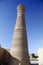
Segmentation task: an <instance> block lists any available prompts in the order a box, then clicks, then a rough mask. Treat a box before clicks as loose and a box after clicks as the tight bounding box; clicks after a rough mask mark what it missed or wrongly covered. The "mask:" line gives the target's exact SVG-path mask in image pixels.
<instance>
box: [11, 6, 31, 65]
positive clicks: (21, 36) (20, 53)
mask: <svg viewBox="0 0 43 65" xmlns="http://www.w3.org/2000/svg"><path fill="white" fill-rule="evenodd" d="M10 53H11V55H12V56H13V57H14V58H16V59H18V60H19V61H20V63H19V64H18V65H30V61H29V54H28V44H27V35H26V25H25V7H24V6H23V5H19V6H18V7H17V20H16V25H15V29H14V35H13V40H12V47H11V50H10ZM12 65H14V64H12Z"/></svg>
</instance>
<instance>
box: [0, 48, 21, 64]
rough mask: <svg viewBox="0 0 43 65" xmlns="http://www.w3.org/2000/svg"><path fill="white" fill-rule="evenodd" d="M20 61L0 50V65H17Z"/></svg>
mask: <svg viewBox="0 0 43 65" xmlns="http://www.w3.org/2000/svg"><path fill="white" fill-rule="evenodd" d="M19 63H20V61H19V60H18V59H16V58H14V57H12V56H11V54H10V53H9V52H8V51H7V50H5V49H3V48H0V65H19Z"/></svg>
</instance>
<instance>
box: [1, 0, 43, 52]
mask: <svg viewBox="0 0 43 65" xmlns="http://www.w3.org/2000/svg"><path fill="white" fill-rule="evenodd" d="M19 4H23V5H24V6H25V7H26V12H25V19H26V28H27V38H28V49H29V53H37V52H38V49H39V48H41V41H42V40H43V0H0V44H1V46H2V47H3V48H11V43H12V37H13V32H14V27H15V23H16V17H17V6H18V5H19Z"/></svg>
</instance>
